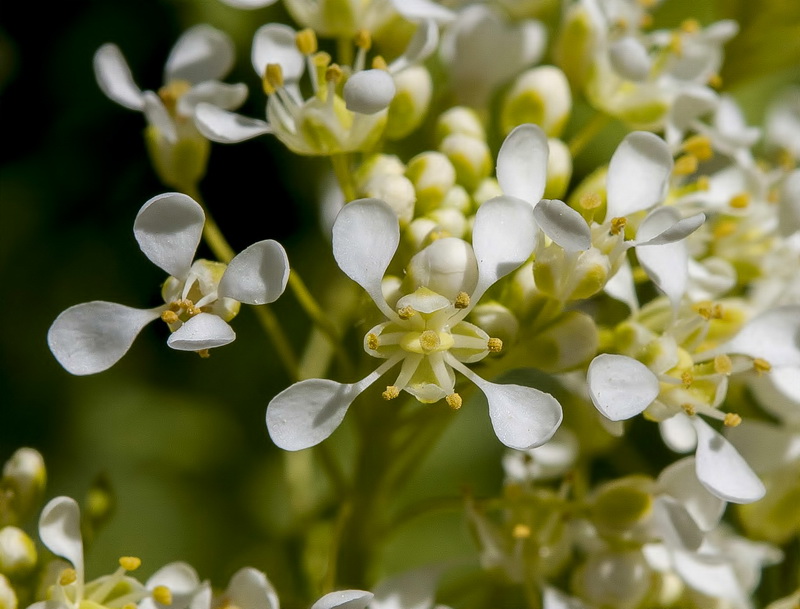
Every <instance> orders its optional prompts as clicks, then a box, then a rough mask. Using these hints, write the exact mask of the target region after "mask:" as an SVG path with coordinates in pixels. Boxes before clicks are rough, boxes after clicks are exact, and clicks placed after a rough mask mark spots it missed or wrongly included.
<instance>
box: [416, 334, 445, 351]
mask: <svg viewBox="0 0 800 609" xmlns="http://www.w3.org/2000/svg"><path fill="white" fill-rule="evenodd" d="M441 344H442V339H440V338H439V333H438V332H434V331H433V330H425V331H424V332H423V333H422V334H420V335H419V346H420V347H421V348H422V350H423V351H425V352H426V353H427V352H430V351H435V350H436V349H438V348H439V345H441Z"/></svg>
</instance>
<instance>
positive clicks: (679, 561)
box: [673, 551, 747, 606]
mask: <svg viewBox="0 0 800 609" xmlns="http://www.w3.org/2000/svg"><path fill="white" fill-rule="evenodd" d="M673 565H674V568H675V570H676V571H677V573H678V575H679V576H680V578H681V579H682V580H683V581H684V582H686V584H687V585H688V586H689V587H691V588H693V589H695V590H697V591H698V592H702V593H703V594H705V595H707V596H709V597H711V598H713V599H720V600H722V599H726V600H730V601H735V602H737V601H738V602H742V603H744V605H743V606H747V603H746V602H745V601H746V595H745V594H744V592H743V591H742V589H741V587H740V585H739V581H738V577H737V575H736V571H735V570H734V568H733V564H732V561H729V560H727V559H726V558H725V557H717V556H704V555H702V554H698V553H694V552H691V553H690V552H683V551H681V552H676V553H675V554H674V555H673Z"/></svg>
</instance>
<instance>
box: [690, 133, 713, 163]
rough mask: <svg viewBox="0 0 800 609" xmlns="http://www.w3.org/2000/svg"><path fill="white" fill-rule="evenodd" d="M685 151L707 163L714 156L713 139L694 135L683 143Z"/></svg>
mask: <svg viewBox="0 0 800 609" xmlns="http://www.w3.org/2000/svg"><path fill="white" fill-rule="evenodd" d="M683 149H684V151H686V152H688V153H689V154H691V155H692V156H695V157H697V160H699V161H707V160H709V159H710V158H711V157H712V156H714V150H713V148H712V147H711V139H710V138H709V137H708V136H705V135H693V136H692V137H690V138H688V139H687V140H686V141H685V142H683Z"/></svg>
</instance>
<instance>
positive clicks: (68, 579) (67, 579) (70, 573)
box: [58, 569, 78, 586]
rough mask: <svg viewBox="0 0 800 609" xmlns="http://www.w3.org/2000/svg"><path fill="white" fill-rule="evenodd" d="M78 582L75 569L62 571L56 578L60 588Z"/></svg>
mask: <svg viewBox="0 0 800 609" xmlns="http://www.w3.org/2000/svg"><path fill="white" fill-rule="evenodd" d="M77 580H78V574H77V573H76V572H75V569H64V570H63V571H62V572H61V575H60V576H59V578H58V583H59V584H60V585H62V586H69V585H70V584H73V583H75V582H76V581H77Z"/></svg>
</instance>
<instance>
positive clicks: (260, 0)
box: [222, 0, 278, 10]
mask: <svg viewBox="0 0 800 609" xmlns="http://www.w3.org/2000/svg"><path fill="white" fill-rule="evenodd" d="M277 1H278V0H222V2H224V3H225V4H227V5H228V6H232V7H234V8H241V9H245V10H253V9H257V8H264V7H265V6H272V5H273V4H275V3H276V2H277Z"/></svg>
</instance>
